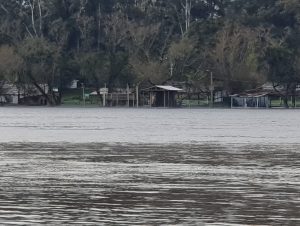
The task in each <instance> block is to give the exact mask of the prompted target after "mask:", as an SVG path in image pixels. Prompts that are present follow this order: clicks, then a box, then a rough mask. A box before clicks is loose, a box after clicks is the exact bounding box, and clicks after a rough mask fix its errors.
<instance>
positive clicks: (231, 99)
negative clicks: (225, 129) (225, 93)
mask: <svg viewBox="0 0 300 226" xmlns="http://www.w3.org/2000/svg"><path fill="white" fill-rule="evenodd" d="M230 101H231V103H230V106H231V109H232V108H233V97H232V96H231V98H230Z"/></svg>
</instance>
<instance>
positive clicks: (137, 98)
mask: <svg viewBox="0 0 300 226" xmlns="http://www.w3.org/2000/svg"><path fill="white" fill-rule="evenodd" d="M135 92H136V107H137V108H139V84H137V85H136V87H135Z"/></svg>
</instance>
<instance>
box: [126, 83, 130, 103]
mask: <svg viewBox="0 0 300 226" xmlns="http://www.w3.org/2000/svg"><path fill="white" fill-rule="evenodd" d="M129 101H130V100H129V85H128V84H127V107H130V104H129Z"/></svg>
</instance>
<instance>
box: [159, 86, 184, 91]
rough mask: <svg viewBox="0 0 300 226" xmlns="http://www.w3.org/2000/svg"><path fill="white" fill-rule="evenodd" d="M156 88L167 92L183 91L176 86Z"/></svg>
mask: <svg viewBox="0 0 300 226" xmlns="http://www.w3.org/2000/svg"><path fill="white" fill-rule="evenodd" d="M156 87H157V88H160V89H164V90H167V91H182V89H179V88H176V87H174V86H156Z"/></svg>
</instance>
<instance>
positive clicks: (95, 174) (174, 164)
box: [0, 142, 300, 225]
mask: <svg viewBox="0 0 300 226" xmlns="http://www.w3.org/2000/svg"><path fill="white" fill-rule="evenodd" d="M0 157H1V158H0V175H1V176H0V224H3V225H40V224H49V225H58V224H59V225H68V224H78V225H95V224H98V225H99V224H107V225H164V224H165V225H299V224H300V218H299V212H300V198H299V194H300V177H299V175H300V145H297V144H290V145H270V144H269V145H266V144H235V145H231V144H222V145H221V144H214V143H209V142H207V143H203V144H197V145H196V144H189V145H188V144H165V145H161V144H117V143H116V144H108V143H81V144H72V143H1V144H0Z"/></svg>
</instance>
